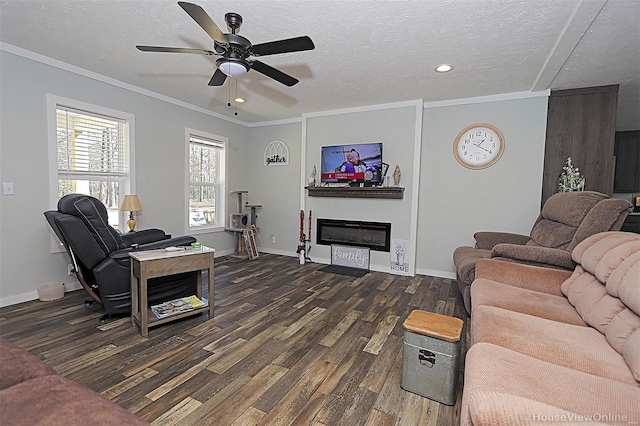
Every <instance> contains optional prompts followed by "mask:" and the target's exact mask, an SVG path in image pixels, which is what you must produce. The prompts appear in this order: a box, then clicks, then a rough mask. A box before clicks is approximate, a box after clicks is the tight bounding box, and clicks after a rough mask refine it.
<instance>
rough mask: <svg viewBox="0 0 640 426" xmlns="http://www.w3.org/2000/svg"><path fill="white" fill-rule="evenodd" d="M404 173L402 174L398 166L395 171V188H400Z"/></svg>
mask: <svg viewBox="0 0 640 426" xmlns="http://www.w3.org/2000/svg"><path fill="white" fill-rule="evenodd" d="M401 178H402V173H401V172H400V166H399V165H397V164H396V169H395V170H394V171H393V183H394V185H395V186H400V179H401Z"/></svg>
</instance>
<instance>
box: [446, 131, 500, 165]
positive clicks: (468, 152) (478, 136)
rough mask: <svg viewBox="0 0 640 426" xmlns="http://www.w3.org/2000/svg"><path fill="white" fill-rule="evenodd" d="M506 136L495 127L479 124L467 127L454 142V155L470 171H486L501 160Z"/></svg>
mask: <svg viewBox="0 0 640 426" xmlns="http://www.w3.org/2000/svg"><path fill="white" fill-rule="evenodd" d="M503 152H504V136H502V132H501V131H500V130H498V129H497V128H496V127H495V126H492V125H491V124H486V123H477V124H472V125H470V126H467V127H465V128H464V129H463V130H462V131H461V132H460V133H458V136H456V140H455V141H454V142H453V155H454V156H455V157H456V160H458V163H460V164H462V165H463V166H465V167H467V168H469V169H484V168H486V167H489V166H491V165H492V164H494V163H495V162H496V161H498V160H499V159H500V157H501V156H502V153H503Z"/></svg>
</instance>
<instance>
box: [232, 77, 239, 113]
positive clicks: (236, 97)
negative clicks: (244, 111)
mask: <svg viewBox="0 0 640 426" xmlns="http://www.w3.org/2000/svg"><path fill="white" fill-rule="evenodd" d="M235 80H236V96H235V97H234V98H233V101H234V102H235V103H236V112H235V113H234V115H238V101H237V99H238V79H237V78H236V79H235Z"/></svg>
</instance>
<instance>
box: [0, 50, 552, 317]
mask: <svg viewBox="0 0 640 426" xmlns="http://www.w3.org/2000/svg"><path fill="white" fill-rule="evenodd" d="M45 62H46V61H45ZM0 66H1V68H0V71H1V72H0V95H1V96H0V178H1V181H2V182H13V183H14V185H15V190H16V195H11V196H10V195H7V196H5V195H0V232H1V234H0V253H1V254H2V255H1V256H0V305H6V304H12V303H18V302H20V301H23V300H29V299H34V298H36V291H35V290H36V288H37V287H38V286H39V285H42V284H44V283H47V282H66V283H69V282H70V279H71V277H68V276H67V274H66V265H67V263H68V262H69V261H68V259H67V258H66V254H63V253H53V254H52V253H51V250H50V248H51V247H50V237H49V233H50V231H49V227H48V225H47V224H46V221H45V220H44V217H43V215H42V212H44V211H45V210H48V209H50V208H52V207H54V206H51V205H49V182H48V179H49V175H48V173H49V172H48V167H49V163H48V161H49V160H48V147H47V141H48V138H47V126H46V122H47V120H46V95H47V94H53V95H57V96H61V97H65V98H71V99H76V100H78V101H81V102H86V103H90V104H95V105H99V106H102V107H106V108H111V109H115V110H119V111H123V112H128V113H132V114H134V115H135V123H136V134H135V139H136V140H135V144H136V153H135V155H136V173H135V177H136V181H137V190H136V192H137V194H138V195H139V196H140V199H141V202H142V204H143V207H144V211H143V212H142V213H141V214H140V215H139V216H138V228H139V229H142V228H145V227H159V228H162V229H165V230H166V231H167V232H170V233H172V234H173V235H182V234H184V233H185V232H186V230H185V217H184V215H185V211H184V207H183V206H184V204H183V203H184V201H183V200H184V145H183V144H184V129H185V127H189V128H193V129H198V130H202V131H205V132H208V133H213V134H217V135H221V136H224V137H227V138H229V167H228V171H229V181H228V188H229V190H234V189H236V190H237V189H246V190H248V191H249V198H248V200H249V201H250V202H251V203H254V204H262V206H263V208H262V209H260V210H259V211H258V215H259V219H258V225H259V226H260V228H261V230H260V240H259V245H260V246H261V248H262V250H263V251H270V252H272V253H278V254H286V255H291V256H293V255H295V250H296V247H297V245H298V226H299V210H300V208H301V206H302V207H304V209H305V212H306V214H308V210H309V209H311V210H313V216H314V219H316V218H318V217H325V218H338V217H340V218H345V219H354V220H355V219H358V220H360V219H361V220H371V221H382V222H391V223H392V237H393V238H400V239H408V240H412V241H415V242H416V250H415V266H416V267H417V272H418V273H422V274H431V275H438V276H449V277H453V276H454V273H453V271H454V269H453V261H452V253H453V250H454V249H455V248H456V247H457V246H459V245H463V244H473V239H472V236H473V233H474V232H476V231H478V230H504V231H512V232H521V233H528V232H529V230H530V227H531V225H532V223H533V221H534V220H535V217H536V216H537V214H538V211H539V205H540V196H541V185H542V163H543V155H544V139H545V128H546V112H547V98H546V96H537V97H532V98H527V97H525V98H524V99H505V100H496V99H495V97H493V98H491V99H490V100H487V99H484V100H478V99H471V100H468V102H467V101H465V100H462V101H456V102H452V103H450V104H447V103H446V102H445V103H442V102H440V103H437V104H429V105H427V106H428V108H426V109H424V110H421V109H420V108H418V109H417V110H416V107H414V106H411V105H409V106H395V107H388V106H378V107H374V106H372V107H370V108H361V109H359V110H345V111H332V112H326V113H315V114H309V115H305V116H303V117H302V119H301V121H300V122H293V123H288V124H278V123H275V124H273V125H261V126H258V127H250V126H245V125H243V123H242V122H230V121H228V120H222V119H220V118H218V117H215V116H212V115H210V114H207V113H205V112H204V111H198V110H197V109H196V108H188V107H184V106H179V105H176V104H174V103H171V102H165V101H162V100H158V99H156V98H153V97H150V96H145V95H143V94H140V93H137V92H136V91H131V90H126V89H124V88H121V87H116V86H113V85H110V84H107V83H104V82H101V81H97V80H95V79H91V78H87V77H84V76H81V75H78V74H75V73H72V72H69V71H65V70H63V69H59V68H56V67H52V66H50V65H46V64H43V63H40V62H37V61H33V60H30V59H26V58H24V57H21V56H17V55H14V54H11V53H8V52H5V51H0ZM512 98H513V97H512ZM416 111H417V112H416ZM420 114H422V117H420ZM421 120H422V125H421V126H420V121H421ZM476 122H488V123H491V124H493V125H495V126H497V127H498V128H499V129H500V130H501V131H502V132H503V134H504V136H505V139H506V149H505V152H504V154H503V156H502V158H501V159H500V161H498V162H497V163H496V164H495V165H493V166H492V167H490V168H488V169H485V170H475V171H474V170H469V169H466V168H464V167H462V166H460V165H459V164H458V163H457V162H456V160H455V158H454V156H453V140H454V138H455V136H456V135H457V134H458V132H459V131H460V130H461V129H462V128H464V127H466V126H467V125H469V124H471V123H476ZM416 135H417V137H416ZM273 140H280V141H282V142H285V143H286V144H287V145H288V147H289V149H290V157H291V158H290V164H289V166H282V167H281V166H271V167H265V166H264V165H263V160H264V149H265V147H266V145H267V144H268V143H269V142H271V141H273ZM375 141H381V142H383V143H384V161H385V162H386V163H389V164H390V166H391V167H390V169H391V170H390V172H392V169H393V168H394V167H395V165H396V164H398V165H400V168H401V170H402V182H401V186H404V187H406V191H405V197H404V199H403V200H386V199H337V198H319V197H308V195H307V194H306V191H303V190H302V188H303V187H304V186H305V185H306V177H307V176H308V175H309V174H310V173H311V169H312V168H313V166H314V165H316V166H317V167H319V164H320V147H321V146H323V145H333V144H340V143H363V142H375ZM416 144H421V145H417V146H416ZM420 150H421V155H420V156H419V157H416V156H415V155H414V153H415V152H419V151H420ZM303 156H304V158H302V157H303ZM417 165H419V167H416V166H417ZM418 186H419V190H417V188H418ZM227 207H228V210H231V211H235V199H234V198H228V203H227ZM416 229H417V231H416ZM313 234H314V241H315V220H314V224H313ZM271 235H274V236H275V237H276V243H275V244H272V243H271V240H270V236H271ZM197 237H198V239H199V240H200V241H202V242H203V243H204V244H206V245H210V246H213V247H215V248H216V249H217V250H218V252H219V253H220V254H222V253H229V252H231V251H233V247H234V239H233V236H232V234H230V233H228V232H218V233H213V234H198V235H197ZM312 244H313V249H312V252H311V257H312V258H314V260H316V259H317V260H319V261H324V262H328V261H329V257H330V250H329V247H328V246H317V245H315V243H312ZM292 260H293V259H292ZM371 260H372V267H373V268H374V269H378V270H388V268H389V253H378V252H374V253H372V259H371Z"/></svg>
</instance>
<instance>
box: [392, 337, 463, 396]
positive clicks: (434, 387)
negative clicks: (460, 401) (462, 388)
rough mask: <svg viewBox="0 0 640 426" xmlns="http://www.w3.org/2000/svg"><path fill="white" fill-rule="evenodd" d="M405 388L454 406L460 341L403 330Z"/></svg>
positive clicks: (402, 384) (456, 391)
mask: <svg viewBox="0 0 640 426" xmlns="http://www.w3.org/2000/svg"><path fill="white" fill-rule="evenodd" d="M402 346H403V351H402V383H401V386H402V389H404V390H407V391H409V392H413V393H417V394H418V395H422V396H424V397H427V398H429V399H433V400H434V401H438V402H441V403H443V404H447V405H454V404H455V403H456V397H457V393H458V376H459V371H460V341H459V340H458V341H457V342H445V341H444V340H440V339H437V338H435V337H429V336H421V335H419V334H416V333H412V332H410V331H405V332H404V339H403V344H402Z"/></svg>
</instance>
